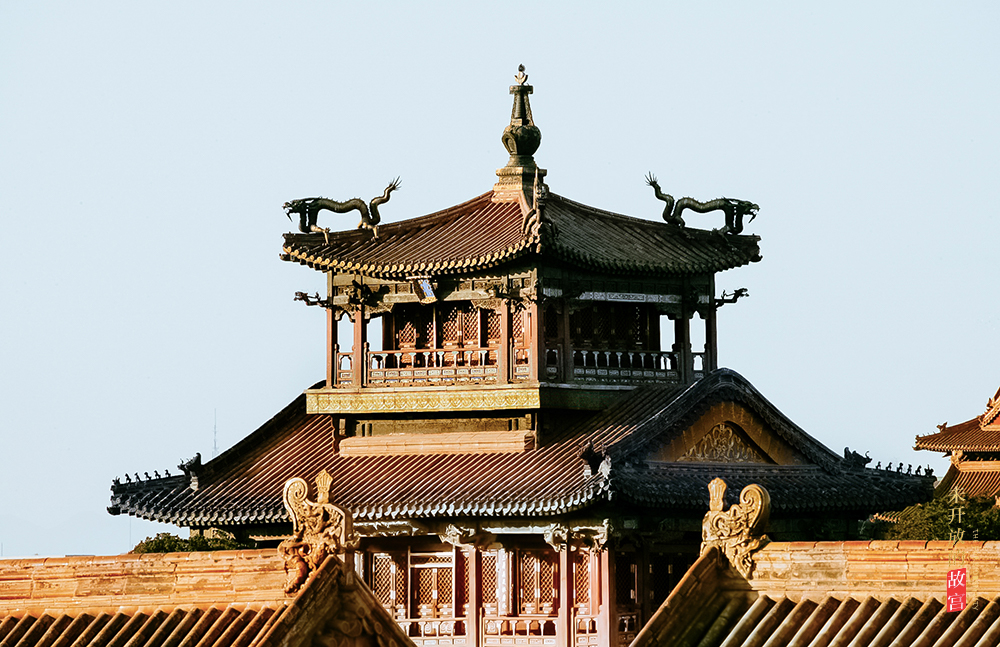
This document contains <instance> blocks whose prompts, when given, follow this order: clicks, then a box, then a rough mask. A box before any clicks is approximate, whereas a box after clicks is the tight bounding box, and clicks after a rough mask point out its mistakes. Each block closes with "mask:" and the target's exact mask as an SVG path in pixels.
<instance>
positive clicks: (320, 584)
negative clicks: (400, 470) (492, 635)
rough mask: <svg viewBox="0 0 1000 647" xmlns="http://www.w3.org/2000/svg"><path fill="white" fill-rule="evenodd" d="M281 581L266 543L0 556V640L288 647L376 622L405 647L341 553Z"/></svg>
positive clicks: (40, 644) (39, 646)
mask: <svg viewBox="0 0 1000 647" xmlns="http://www.w3.org/2000/svg"><path fill="white" fill-rule="evenodd" d="M285 582H286V575H285V570H284V561H283V560H282V559H281V558H279V557H278V555H277V552H276V551H275V550H273V549H271V550H262V551H220V552H207V553H169V554H145V555H133V554H129V555H115V556H108V557H90V556H87V557H50V558H41V559H39V558H35V559H9V560H0V645H4V646H5V647H6V646H8V645H9V646H10V647H14V646H18V647H22V646H23V647H29V646H30V647H59V646H69V645H74V646H75V645H80V646H83V645H101V646H109V647H110V646H121V645H128V646H129V647H154V646H165V645H172V646H194V645H197V646H198V647H270V646H277V645H282V646H284V647H296V646H300V645H310V644H313V642H312V641H313V639H314V638H316V639H318V640H321V641H322V640H337V639H343V638H344V636H343V634H338V632H337V630H336V628H335V627H333V626H332V625H334V624H336V623H337V622H344V621H348V622H360V623H361V624H362V627H365V626H370V625H372V624H373V623H372V620H375V621H376V623H377V624H380V625H381V628H380V629H379V633H380V634H381V635H380V639H383V640H384V643H383V640H380V641H379V644H385V645H386V646H387V647H413V643H412V641H410V640H409V639H408V638H407V637H406V636H405V634H403V632H402V630H401V629H399V626H398V625H397V624H396V623H395V622H393V621H392V619H391V618H390V617H389V616H388V614H387V613H386V611H385V610H384V609H383V608H382V606H381V605H380V604H379V602H378V601H377V600H376V599H375V596H374V595H373V594H372V593H371V591H370V590H369V589H368V588H367V587H366V586H365V585H364V584H363V583H361V582H360V581H359V580H358V579H357V578H355V577H354V576H353V574H352V573H349V572H348V571H347V570H346V569H345V567H344V565H343V562H342V561H341V560H340V559H339V558H337V557H333V556H331V557H328V558H327V559H326V561H325V562H324V563H323V565H322V566H321V567H320V568H319V569H318V570H316V571H315V572H314V573H313V574H312V575H311V576H310V578H309V580H308V581H307V582H306V584H305V585H304V586H303V587H302V588H301V589H300V590H299V592H298V593H297V594H295V595H293V596H289V595H285V593H284V586H285ZM362 633H367V631H366V630H365V629H364V628H363V629H362ZM372 638H374V636H372ZM322 644H327V643H326V642H323V643H322Z"/></svg>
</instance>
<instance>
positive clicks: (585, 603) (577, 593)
mask: <svg viewBox="0 0 1000 647" xmlns="http://www.w3.org/2000/svg"><path fill="white" fill-rule="evenodd" d="M573 602H574V603H575V604H576V605H577V607H581V608H589V607H590V554H589V553H587V552H585V551H582V550H578V551H577V552H575V553H573Z"/></svg>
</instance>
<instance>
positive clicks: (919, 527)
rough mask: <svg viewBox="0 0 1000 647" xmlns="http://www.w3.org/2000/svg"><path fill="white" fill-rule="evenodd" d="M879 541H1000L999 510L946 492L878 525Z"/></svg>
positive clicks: (987, 501) (985, 501)
mask: <svg viewBox="0 0 1000 647" xmlns="http://www.w3.org/2000/svg"><path fill="white" fill-rule="evenodd" d="M875 536H876V537H878V538H880V539H918V540H929V541H930V540H940V541H954V540H956V539H963V540H965V541H973V540H978V541H995V540H1000V508H997V507H996V501H995V499H993V498H992V497H989V498H985V497H984V498H966V497H963V496H960V495H959V496H956V495H955V493H954V492H947V493H944V494H941V495H938V496H935V497H934V498H933V499H931V500H930V501H928V502H927V503H918V504H917V505H913V506H910V507H909V508H906V509H905V510H903V511H902V512H900V513H899V521H898V522H896V523H887V524H879V527H878V528H877V529H876V532H875Z"/></svg>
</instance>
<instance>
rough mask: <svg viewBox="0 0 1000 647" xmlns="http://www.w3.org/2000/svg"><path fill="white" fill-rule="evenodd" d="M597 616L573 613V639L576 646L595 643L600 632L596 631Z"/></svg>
mask: <svg viewBox="0 0 1000 647" xmlns="http://www.w3.org/2000/svg"><path fill="white" fill-rule="evenodd" d="M597 623H598V617H597V616H592V615H590V614H579V613H575V612H574V613H573V641H572V642H571V644H573V645H577V646H578V647H584V646H586V645H597V644H598V643H599V642H600V634H599V633H598V631H597V626H598V624H597Z"/></svg>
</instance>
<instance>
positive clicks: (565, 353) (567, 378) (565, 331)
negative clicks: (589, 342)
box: [559, 299, 576, 384]
mask: <svg viewBox="0 0 1000 647" xmlns="http://www.w3.org/2000/svg"><path fill="white" fill-rule="evenodd" d="M569 315H570V312H569V299H566V302H565V303H563V307H562V321H561V322H560V323H561V325H560V326H559V327H560V328H561V329H562V330H561V332H562V342H563V347H562V379H561V380H559V381H560V382H563V383H564V384H568V383H570V382H572V381H574V379H575V377H576V376H575V375H573V330H572V329H571V328H570V316H569Z"/></svg>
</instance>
